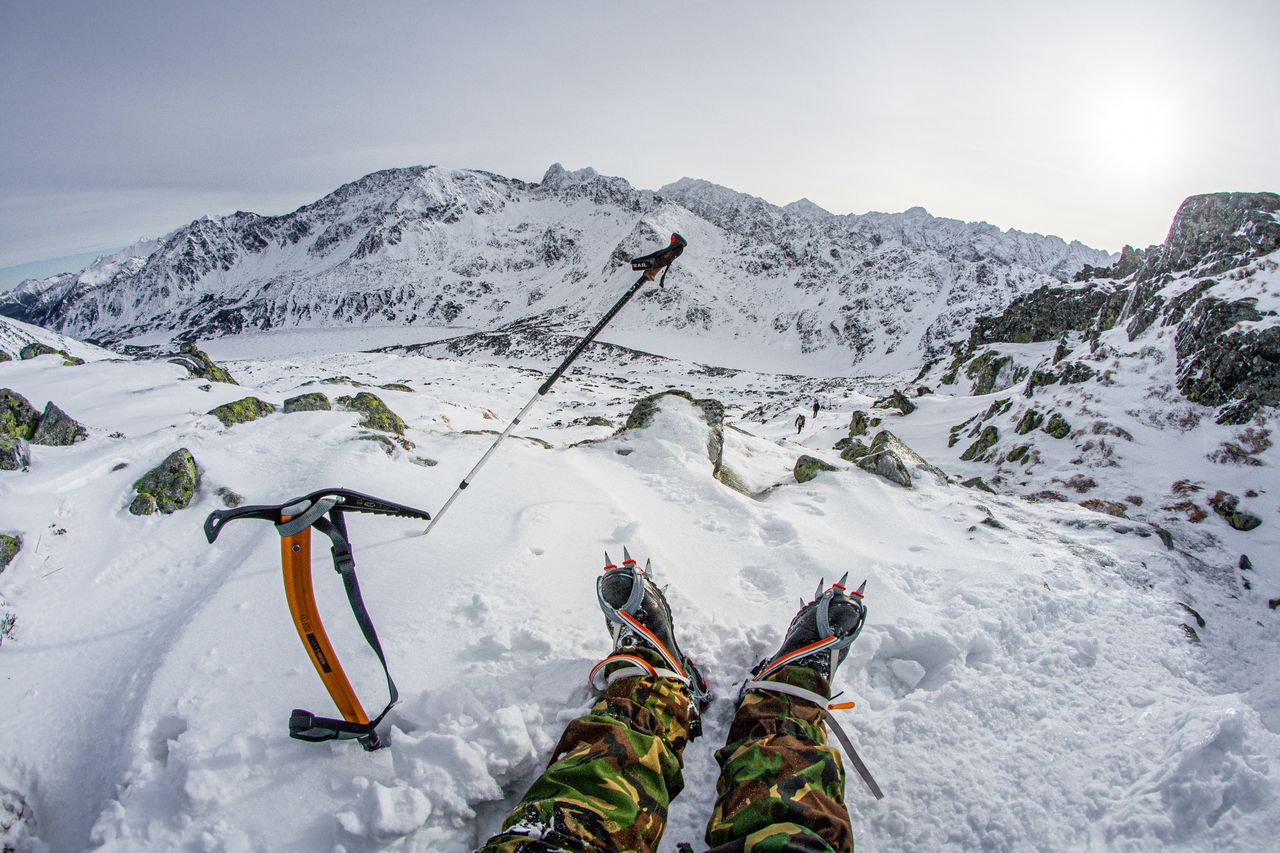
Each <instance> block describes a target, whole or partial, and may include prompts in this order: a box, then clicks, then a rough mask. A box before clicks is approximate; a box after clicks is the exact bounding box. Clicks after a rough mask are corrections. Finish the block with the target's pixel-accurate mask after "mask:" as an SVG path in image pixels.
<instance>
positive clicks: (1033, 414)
mask: <svg viewBox="0 0 1280 853" xmlns="http://www.w3.org/2000/svg"><path fill="white" fill-rule="evenodd" d="M1042 423H1044V415H1043V414H1041V413H1040V411H1039V410H1038V409H1027V410H1026V412H1024V413H1023V415H1022V418H1021V419H1020V420H1019V421H1018V425H1017V426H1016V427H1014V428H1013V431H1014V432H1016V433H1017V434H1018V435H1026V434H1027V433H1029V432H1031V431H1032V430H1034V429H1037V428H1038V427H1039V426H1040V424H1042Z"/></svg>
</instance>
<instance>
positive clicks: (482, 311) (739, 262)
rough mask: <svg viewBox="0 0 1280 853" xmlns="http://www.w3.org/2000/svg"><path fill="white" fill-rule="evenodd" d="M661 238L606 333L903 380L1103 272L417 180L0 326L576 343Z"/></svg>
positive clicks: (583, 173)
mask: <svg viewBox="0 0 1280 853" xmlns="http://www.w3.org/2000/svg"><path fill="white" fill-rule="evenodd" d="M671 231H679V232H681V233H682V234H684V235H685V236H686V237H687V238H688V239H689V241H690V244H691V250H690V251H689V252H687V253H686V255H685V257H684V258H682V259H681V262H680V264H679V266H678V268H677V272H676V274H675V275H673V276H672V279H671V281H670V282H669V284H668V286H667V288H666V289H664V290H657V289H650V290H646V291H644V292H643V293H642V294H641V296H640V297H639V298H637V300H636V304H635V305H634V307H631V308H629V309H628V311H627V312H625V313H624V315H623V316H621V317H619V318H618V320H617V321H616V327H617V328H620V329H624V330H626V329H635V330H639V329H653V328H667V329H674V330H681V331H688V332H690V333H693V334H696V335H698V336H701V337H706V338H710V339H712V340H715V339H721V340H738V341H746V342H749V343H753V344H756V343H758V344H760V345H763V346H766V347H774V348H777V349H778V350H779V351H786V352H799V353H810V354H819V355H821V356H823V357H825V358H827V360H828V361H830V362H831V363H833V364H836V365H838V366H847V367H854V366H856V365H858V364H860V363H866V364H871V363H874V364H876V365H877V369H885V370H905V369H913V368H914V367H915V366H916V365H917V364H918V363H919V361H920V359H921V357H923V356H926V355H933V354H936V353H939V352H943V351H945V349H946V346H947V345H948V344H949V343H950V342H951V341H952V340H954V339H956V338H957V337H959V336H962V335H963V334H965V333H966V332H967V330H968V327H969V325H970V324H971V322H972V320H973V319H974V318H975V317H976V316H978V315H979V314H983V313H993V312H996V311H999V310H1000V309H1002V308H1003V307H1004V306H1005V305H1007V304H1008V302H1009V301H1010V300H1011V299H1012V298H1014V297H1015V296H1017V295H1020V294H1022V293H1026V292H1028V291H1030V290H1033V289H1035V288H1036V287H1039V286H1042V285H1045V284H1050V283H1059V282H1063V281H1067V280H1069V279H1070V278H1071V277H1072V276H1073V275H1074V274H1075V273H1076V272H1077V271H1078V270H1080V269H1082V268H1083V267H1084V266H1085V265H1086V264H1094V265H1102V264H1105V263H1107V262H1108V261H1109V260H1110V259H1111V256H1110V255H1108V254H1107V253H1105V252H1101V251H1098V250H1094V249H1090V248H1088V247H1086V246H1083V245H1082V244H1080V243H1070V244H1069V243H1066V242H1065V241H1063V240H1061V239H1059V238H1056V237H1044V236H1040V235H1033V234H1024V233H1021V232H1017V231H1012V230H1011V231H1000V230H999V229H998V228H995V227H994V226H991V225H988V224H986V223H963V222H959V221H956V220H949V219H942V218H938V217H933V216H930V215H929V214H928V213H927V212H926V211H925V210H924V209H923V208H912V209H911V210H909V211H906V212H905V213H899V214H884V213H868V214H863V215H853V214H850V215H836V214H831V213H828V212H827V211H824V210H823V209H822V208H820V207H818V206H817V205H814V204H813V203H812V202H804V201H800V202H795V203H793V204H791V205H788V206H786V207H778V206H776V205H772V204H769V203H768V202H765V201H763V200H761V199H758V198H754V197H752V196H748V195H744V194H742V193H737V192H735V191H733V190H730V189H727V188H725V187H719V186H716V185H714V184H710V183H708V182H706V181H698V180H692V179H688V178H685V179H682V180H680V181H677V182H675V183H673V184H669V185H667V186H665V187H663V188H662V189H660V190H658V191H656V192H653V191H649V190H638V189H635V188H634V187H632V186H631V185H630V184H629V183H628V182H627V181H626V180H624V179H622V178H617V177H608V176H603V175H599V174H597V173H596V172H595V171H594V170H591V169H580V170H577V171H567V170H565V169H564V168H562V167H561V166H559V165H558V164H557V165H554V166H552V167H551V168H550V169H549V170H548V171H547V173H546V175H545V176H544V177H543V179H542V181H541V182H539V183H537V184H529V183H526V182H523V181H519V180H515V179H511V178H506V177H502V176H500V175H495V174H492V173H488V172H480V171H465V170H450V169H444V168H440V167H434V166H426V167H421V166H420V167H412V168H406V169H391V170H386V171H382V172H375V173H373V174H371V175H367V176H365V177H363V178H361V179H359V180H357V181H354V182H352V183H349V184H346V185H344V186H342V187H340V188H339V189H337V190H335V191H334V192H333V193H331V194H329V195H328V196H326V197H324V198H322V199H320V200H319V201H317V202H315V203H313V204H309V205H306V206H304V207H302V208H299V209H298V210H297V211H294V212H293V213H290V214H287V215H283V216H260V215H257V214H253V213H244V212H240V213H235V214H232V215H230V216H225V217H219V218H203V219H200V220H197V221H195V222H192V223H191V224H189V225H187V226H184V227H182V228H179V229H177V230H175V231H174V232H172V233H171V234H169V235H167V236H165V237H163V238H161V239H159V240H155V241H150V242H147V243H144V244H139V245H138V246H136V247H131V248H130V249H128V250H125V251H124V252H121V253H118V254H117V255H114V256H112V257H109V258H104V259H102V260H100V261H99V262H97V263H95V264H94V265H93V266H91V267H89V268H88V269H86V270H84V271H82V272H80V273H78V274H64V275H60V276H54V277H52V278H49V279H43V280H40V281H28V282H25V283H24V284H22V285H21V286H19V288H18V289H17V290H16V291H14V292H13V293H12V294H10V295H8V296H7V297H5V298H3V299H0V314H5V315H7V316H10V317H14V318H17V319H20V320H24V321H26V322H31V323H36V324H39V325H42V326H46V327H48V328H51V329H56V330H58V331H62V332H65V333H67V334H72V335H75V336H77V337H81V338H89V339H93V340H96V341H100V342H103V343H107V344H116V343H120V342H123V341H127V340H129V339H130V338H134V337H136V336H139V335H146V334H156V333H171V334H174V335H178V336H183V337H193V336H200V337H206V338H207V337H217V336H220V335H224V334H230V333H236V332H241V331H246V330H266V329H275V328H287V327H324V326H334V325H360V324H371V325H373V324H397V325H422V326H455V325H456V326H464V327H470V328H476V329H494V328H500V327H503V326H506V325H508V324H512V323H516V322H520V323H523V324H524V325H525V326H528V325H529V324H533V325H537V326H540V327H542V328H544V329H546V330H548V331H559V332H570V333H572V332H577V331H581V330H583V329H585V328H586V327H587V326H588V325H589V324H590V323H591V322H592V321H593V320H594V319H595V317H597V316H598V315H599V313H601V312H602V311H603V309H604V308H605V307H607V306H608V305H609V304H611V303H612V301H613V300H614V299H615V298H616V293H617V292H618V287H619V284H620V281H618V280H617V279H618V278H619V277H620V276H621V275H622V273H621V271H620V270H619V267H620V265H621V264H622V263H624V262H625V261H626V259H627V258H628V257H630V256H633V255H636V254H640V253H642V252H646V251H649V250H651V249H652V248H653V247H654V246H655V245H660V244H661V242H662V241H665V239H666V236H667V234H668V233H670V232H671ZM615 273H616V274H617V275H615Z"/></svg>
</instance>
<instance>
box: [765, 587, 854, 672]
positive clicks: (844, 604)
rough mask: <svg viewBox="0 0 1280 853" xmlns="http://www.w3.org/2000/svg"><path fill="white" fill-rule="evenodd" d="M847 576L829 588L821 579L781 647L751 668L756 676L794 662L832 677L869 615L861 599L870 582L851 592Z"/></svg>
mask: <svg viewBox="0 0 1280 853" xmlns="http://www.w3.org/2000/svg"><path fill="white" fill-rule="evenodd" d="M848 579H849V574H848V572H846V573H845V575H844V577H842V578H840V580H839V581H838V582H836V583H834V584H832V585H831V588H830V589H828V590H827V591H826V592H823V591H822V582H821V581H819V582H818V588H817V590H815V591H814V595H813V601H811V602H809V603H808V604H805V605H802V606H801V607H800V611H799V612H798V613H796V615H795V618H794V619H792V620H791V625H790V626H789V627H788V628H787V635H786V637H784V638H783V640H782V645H781V646H780V647H779V648H778V651H777V652H775V653H774V654H773V656H772V657H770V658H767V659H765V660H762V661H760V663H759V664H758V665H757V666H756V668H755V669H754V670H752V674H753V675H754V676H755V677H756V678H757V679H762V678H764V677H765V676H767V675H770V674H772V673H774V672H776V671H778V670H779V669H781V668H782V667H784V666H788V665H795V666H803V667H808V668H809V669H812V670H815V671H816V672H817V673H818V674H819V675H821V676H823V678H825V679H827V680H828V681H830V679H831V676H832V675H834V674H835V671H836V668H837V667H839V666H840V664H841V663H843V662H844V659H845V658H846V657H847V656H848V655H849V647H850V646H851V645H853V641H854V640H855V639H857V637H858V634H859V633H860V632H861V631H862V625H863V623H864V622H866V619H867V606H866V605H865V604H864V603H863V600H862V596H863V592H864V591H865V590H866V587H867V582H866V581H863V582H862V586H860V587H858V588H857V589H856V590H854V591H853V592H852V593H850V592H849V591H848V590H847V589H846V588H845V582H846V581H847V580H848Z"/></svg>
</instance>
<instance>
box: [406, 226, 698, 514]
mask: <svg viewBox="0 0 1280 853" xmlns="http://www.w3.org/2000/svg"><path fill="white" fill-rule="evenodd" d="M687 245H689V244H688V242H687V241H686V240H685V239H684V238H683V237H681V236H680V235H679V234H672V235H671V242H670V244H669V245H668V246H667V247H666V248H665V249H659V250H658V251H656V252H650V253H649V254H647V255H641V256H640V257H638V258H632V259H631V269H632V270H641V271H642V272H641V273H640V277H639V278H638V279H636V281H635V284H633V285H631V288H630V289H629V290H627V292H626V293H624V294H622V296H621V298H619V299H618V301H617V302H615V303H613V307H612V308H610V309H609V310H608V311H607V312H606V313H605V315H604V316H603V317H601V318H600V322H598V323H596V325H595V328H594V329H592V330H591V331H590V332H587V334H586V337H584V338H583V339H582V340H581V341H579V342H578V345H577V346H575V347H574V348H573V350H572V351H571V352H570V353H569V355H567V356H566V357H565V359H564V361H562V362H560V366H559V367H557V368H556V369H555V370H554V371H552V372H551V375H550V376H548V377H547V378H546V381H544V382H543V383H542V385H541V386H540V387H539V388H538V391H537V393H536V394H534V395H533V397H531V398H530V399H529V402H527V403H525V404H524V408H523V409H521V410H520V411H519V413H518V414H517V415H516V416H515V417H514V418H512V419H511V423H509V424H507V428H506V429H504V430H503V431H502V432H501V433H500V434H499V435H498V437H497V438H495V439H494V440H493V444H491V445H489V449H488V450H486V451H485V452H484V455H483V456H481V457H480V461H479V462H477V463H476V464H475V467H473V468H472V469H471V470H470V471H469V472H467V476H465V477H463V478H462V482H461V483H459V484H458V487H457V488H456V489H454V490H453V494H451V495H449V499H448V500H447V501H445V502H444V505H443V506H441V507H440V510H439V511H438V512H437V513H436V515H435V518H433V519H431V523H430V524H428V525H427V528H426V530H423V531H422V535H423V536H425V535H427V534H428V533H430V532H431V529H432V528H433V527H435V526H436V525H437V524H438V523H439V522H440V519H441V518H442V517H443V516H444V514H445V512H446V511H447V510H448V509H449V507H450V506H452V505H453V502H454V501H455V500H457V499H458V495H460V494H462V493H463V491H465V490H466V488H467V486H470V485H471V481H472V480H474V479H475V476H476V473H477V472H478V471H479V470H480V469H481V468H482V467H484V463H486V462H488V461H489V457H490V456H492V455H493V452H494V451H495V450H497V449H498V445H499V444H502V442H503V441H505V440H506V438H507V436H509V435H511V432H512V430H514V429H515V428H516V427H517V426H519V425H520V419H521V418H523V417H524V416H525V415H527V414H528V413H529V410H530V409H532V408H533V406H534V404H535V403H537V402H538V400H540V399H542V398H543V397H545V396H546V395H547V392H549V391H550V390H551V386H552V385H555V384H556V381H557V380H558V379H559V378H560V377H561V376H563V375H564V372H565V371H566V370H568V369H569V366H570V365H572V364H573V363H574V361H576V360H577V358H578V356H580V355H582V351H583V350H585V349H586V348H587V346H588V345H589V344H590V343H591V342H592V341H594V340H595V339H596V335H598V334H600V332H601V331H602V330H603V329H604V327H605V326H607V325H609V322H610V321H611V320H613V318H614V317H615V316H616V315H617V313H618V312H619V311H621V310H622V306H624V305H626V304H627V303H628V302H629V301H630V300H631V297H633V296H635V295H636V291H638V290H639V289H640V288H642V287H644V285H645V284H646V283H647V282H650V281H653V280H654V279H655V278H657V275H658V273H659V271H661V273H662V278H660V279H658V287H662V286H663V285H664V284H665V283H666V280H667V273H668V272H669V271H670V270H671V264H672V263H673V262H674V261H675V259H676V258H678V257H680V253H681V252H683V251H684V249H685V246H687Z"/></svg>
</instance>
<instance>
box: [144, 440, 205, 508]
mask: <svg viewBox="0 0 1280 853" xmlns="http://www.w3.org/2000/svg"><path fill="white" fill-rule="evenodd" d="M199 479H200V474H199V470H198V469H197V468H196V460H195V458H194V457H193V456H192V455H191V451H190V450H187V449H186V448H185V447H180V448H178V449H177V450H175V451H173V452H172V453H170V454H169V455H168V456H167V457H165V460H164V461H163V462H161V463H160V464H159V465H157V466H156V467H155V468H152V469H151V470H150V471H148V472H147V473H145V474H143V475H142V478H141V479H140V480H138V481H137V482H136V483H134V484H133V488H134V491H136V492H137V493H138V494H137V497H135V498H134V499H133V503H131V504H130V505H129V512H131V513H133V514H134V515H151V514H152V513H153V512H156V511H159V512H162V513H165V514H166V515H167V514H169V513H172V512H177V511H178V510H180V509H186V508H187V507H189V506H190V505H191V499H192V498H194V497H195V494H196V486H197V485H198V484H199Z"/></svg>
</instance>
